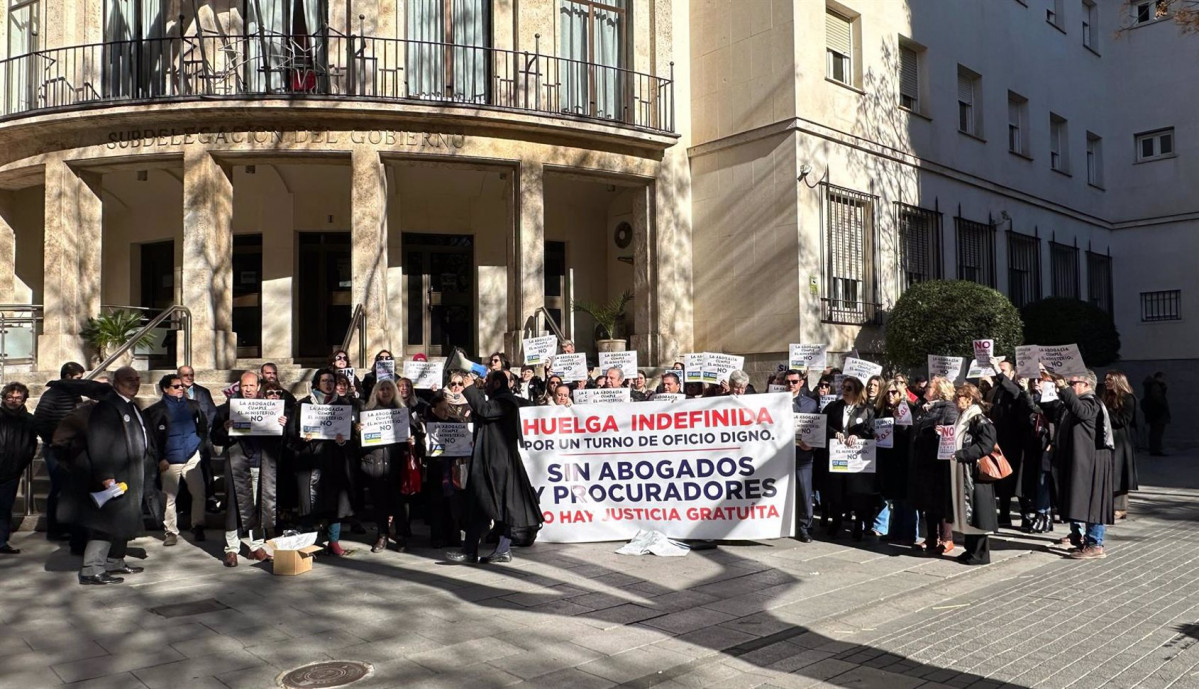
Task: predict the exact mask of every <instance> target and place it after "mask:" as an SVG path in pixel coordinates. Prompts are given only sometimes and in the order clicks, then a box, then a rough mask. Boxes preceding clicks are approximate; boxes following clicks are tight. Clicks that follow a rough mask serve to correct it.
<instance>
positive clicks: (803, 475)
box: [783, 368, 825, 543]
mask: <svg viewBox="0 0 1199 689" xmlns="http://www.w3.org/2000/svg"><path fill="white" fill-rule="evenodd" d="M783 380H784V381H785V383H786V385H787V391H788V392H790V393H791V411H792V412H793V413H794V414H795V491H796V501H795V540H797V541H800V542H801V543H811V542H812V535H811V530H812V514H813V502H814V491H813V489H812V462H813V460H814V459H815V451H814V447H813V446H812V445H811V444H810V443H808V442H806V441H805V438H804V437H803V434H802V433H801V431H800V429H801V428H806V427H813V430H814V431H815V432H816V434H818V437H819V439H820V440H821V441H824V440H825V438H824V435H825V429H824V422H825V416H824V415H823V414H821V413H820V409H819V407H818V406H817V402H816V400H814V399H812V398H811V397H809V396H808V395H805V394H803V389H804V379H803V374H801V373H800V372H799V371H798V370H797V369H794V368H793V369H791V370H789V371H787V375H786V377H785V378H784V379H783ZM809 420H810V421H812V422H814V423H811V424H809V423H808V421H809ZM812 439H813V440H814V439H815V438H812ZM821 444H823V442H822V443H821Z"/></svg>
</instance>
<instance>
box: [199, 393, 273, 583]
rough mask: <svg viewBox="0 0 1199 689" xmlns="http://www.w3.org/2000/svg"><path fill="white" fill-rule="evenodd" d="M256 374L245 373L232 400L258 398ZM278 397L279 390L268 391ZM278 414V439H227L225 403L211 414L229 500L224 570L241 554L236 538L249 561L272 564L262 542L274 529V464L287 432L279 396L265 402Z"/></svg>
mask: <svg viewBox="0 0 1199 689" xmlns="http://www.w3.org/2000/svg"><path fill="white" fill-rule="evenodd" d="M258 384H259V378H258V374H256V373H254V372H253V371H246V372H245V373H243V374H241V379H240V380H239V381H238V391H237V397H235V398H234V399H242V400H252V399H258V398H259V390H258ZM273 387H274V390H275V391H276V392H280V390H279V386H277V385H276V386H273ZM270 400H271V401H275V402H276V403H277V405H278V406H279V407H280V409H281V411H282V413H280V415H279V416H277V417H275V418H274V419H273V420H272V422H273V423H276V424H278V426H279V431H280V433H279V435H275V436H272V435H232V434H230V430H232V429H233V425H234V422H233V419H232V418H230V417H231V411H230V408H231V406H232V404H231V402H230V401H229V400H226V401H225V403H224V404H222V405H221V406H220V407H218V408H217V411H216V421H215V422H214V423H213V425H212V442H213V444H214V445H218V446H220V447H223V448H225V485H226V486H228V487H229V494H230V497H231V498H232V499H231V500H229V501H228V505H229V507H228V509H227V510H226V511H225V566H226V567H236V566H237V555H238V553H239V552H241V532H242V531H245V532H246V535H247V536H248V537H249V539H250V543H249V553H250V554H249V555H248V557H249V558H250V559H252V560H257V561H259V562H262V561H264V560H270V559H272V557H271V555H270V554H269V553H267V552H266V548H265V547H264V546H265V545H266V538H267V536H268V535H269V532H270V531H271V530H272V529H274V528H275V485H276V479H277V476H278V467H279V460H280V458H281V456H282V454H283V435H282V430H283V428H284V427H286V426H287V415H286V411H283V410H284V409H285V408H286V403H285V402H284V401H283V399H282V396H281V395H275V396H273V397H272V398H270Z"/></svg>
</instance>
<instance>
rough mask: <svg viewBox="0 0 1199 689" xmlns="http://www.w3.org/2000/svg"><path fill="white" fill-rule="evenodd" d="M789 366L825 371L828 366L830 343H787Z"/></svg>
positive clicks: (805, 369)
mask: <svg viewBox="0 0 1199 689" xmlns="http://www.w3.org/2000/svg"><path fill="white" fill-rule="evenodd" d="M787 366H788V368H793V369H802V370H804V371H813V370H815V371H818V372H819V371H823V370H824V367H825V366H828V345H826V344H790V345H787Z"/></svg>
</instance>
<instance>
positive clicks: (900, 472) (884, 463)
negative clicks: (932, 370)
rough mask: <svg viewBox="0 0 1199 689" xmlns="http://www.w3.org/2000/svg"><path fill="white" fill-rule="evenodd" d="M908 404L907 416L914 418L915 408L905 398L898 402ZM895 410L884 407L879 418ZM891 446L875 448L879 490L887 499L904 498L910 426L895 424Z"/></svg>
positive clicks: (908, 465) (910, 452)
mask: <svg viewBox="0 0 1199 689" xmlns="http://www.w3.org/2000/svg"><path fill="white" fill-rule="evenodd" d="M900 404H906V405H907V406H908V411H909V416H910V418H912V419H913V420H914V419H915V418H916V408H915V407H914V406H912V405H911V404H910V403H909V402H908V401H907V400H904V401H902V402H900ZM894 417H895V412H894V410H893V409H891V408H890V407H884V408H883V411H882V413H881V414H879V415H878V418H880V419H891V418H894ZM893 434H894V438H893V441H892V445H893V447H890V448H886V447H880V448H877V450H876V457H877V459H878V464H877V467H878V469H877V471H878V487H879V492H881V493H882V494H883V497H884V498H886V499H888V500H906V499H907V497H908V476H909V474H910V473H911V456H912V427H911V426H895V427H894V431H893Z"/></svg>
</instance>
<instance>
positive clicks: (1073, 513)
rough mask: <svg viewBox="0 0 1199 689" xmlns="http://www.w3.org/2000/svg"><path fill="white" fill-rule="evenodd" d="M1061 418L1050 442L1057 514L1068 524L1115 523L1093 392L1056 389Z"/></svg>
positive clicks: (1107, 453)
mask: <svg viewBox="0 0 1199 689" xmlns="http://www.w3.org/2000/svg"><path fill="white" fill-rule="evenodd" d="M1058 398H1059V399H1060V400H1061V415H1060V416H1059V417H1058V420H1057V435H1056V436H1055V438H1054V443H1053V448H1054V449H1053V474H1054V483H1055V485H1056V486H1057V489H1058V501H1057V508H1058V512H1059V513H1060V514H1061V515H1062V518H1063V519H1065V520H1068V521H1078V522H1084V523H1087V524H1112V523H1114V522H1115V506H1114V502H1113V496H1114V494H1115V477H1114V476H1113V474H1114V466H1113V462H1112V451H1111V449H1109V448H1107V447H1106V445H1107V444H1109V443H1110V442H1111V440H1110V439H1106V438H1104V437H1103V435H1104V432H1103V428H1104V417H1105V415H1106V413H1107V412H1106V410H1105V408H1104V406H1103V402H1101V401H1100V400H1099V397H1098V396H1097V395H1095V394H1094V393H1087V394H1084V395H1081V396H1080V395H1076V394H1074V391H1073V390H1071V389H1070V388H1069V387H1068V386H1067V387H1064V388H1060V389H1058Z"/></svg>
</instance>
